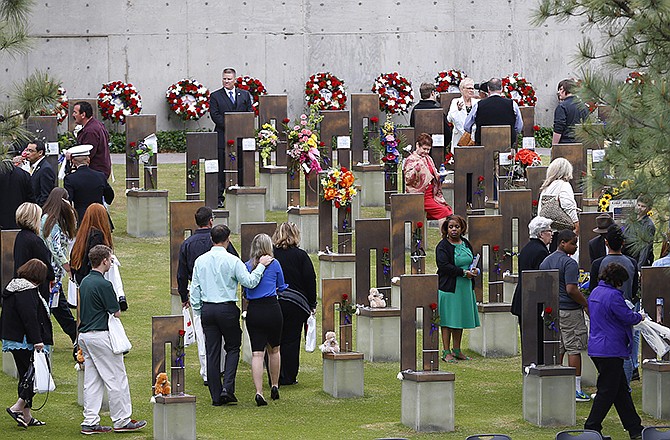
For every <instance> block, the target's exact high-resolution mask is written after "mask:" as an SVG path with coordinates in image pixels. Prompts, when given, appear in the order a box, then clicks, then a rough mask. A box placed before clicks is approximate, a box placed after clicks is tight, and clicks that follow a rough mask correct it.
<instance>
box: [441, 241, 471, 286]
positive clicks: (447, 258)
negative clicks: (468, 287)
mask: <svg viewBox="0 0 670 440" xmlns="http://www.w3.org/2000/svg"><path fill="white" fill-rule="evenodd" d="M461 240H463V243H465V245H466V246H467V247H468V249H470V252H472V254H473V255H474V251H473V250H472V245H471V244H470V242H469V241H468V240H467V239H466V238H465V237H461ZM455 250H456V246H454V245H453V244H451V243H449V240H447V239H446V238H443V239H442V240H441V241H440V242H439V243H438V244H437V247H436V248H435V261H436V263H437V275H438V277H439V281H438V282H439V286H438V288H439V289H440V290H441V291H443V292H453V291H455V290H456V278H458V277H462V276H463V274H464V273H465V271H464V270H463V269H461V268H460V267H458V266H455V265H454V251H455ZM472 288H473V289H474V288H475V279H474V278H473V279H472Z"/></svg>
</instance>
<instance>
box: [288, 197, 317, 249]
mask: <svg viewBox="0 0 670 440" xmlns="http://www.w3.org/2000/svg"><path fill="white" fill-rule="evenodd" d="M288 221H289V222H292V223H295V224H296V226H298V229H299V230H300V247H301V248H302V249H304V250H305V252H309V253H312V252H318V250H319V208H317V207H316V206H302V207H300V206H294V207H291V208H289V210H288Z"/></svg>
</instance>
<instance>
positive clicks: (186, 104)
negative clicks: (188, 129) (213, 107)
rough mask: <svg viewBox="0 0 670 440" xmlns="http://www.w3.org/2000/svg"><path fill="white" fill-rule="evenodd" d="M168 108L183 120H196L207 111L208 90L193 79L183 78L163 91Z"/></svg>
mask: <svg viewBox="0 0 670 440" xmlns="http://www.w3.org/2000/svg"><path fill="white" fill-rule="evenodd" d="M165 98H166V99H167V102H168V104H169V105H170V110H172V111H173V112H175V114H176V115H177V116H179V117H180V118H181V119H183V120H184V121H188V120H197V119H200V118H201V117H203V116H205V114H206V113H207V112H208V111H209V90H208V89H207V87H205V86H203V85H202V84H200V83H199V82H198V81H196V80H195V79H188V78H184V79H182V80H181V81H179V82H176V83H174V84H172V85H171V86H170V87H168V89H167V91H166V92H165Z"/></svg>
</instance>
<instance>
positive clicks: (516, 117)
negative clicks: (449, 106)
mask: <svg viewBox="0 0 670 440" xmlns="http://www.w3.org/2000/svg"><path fill="white" fill-rule="evenodd" d="M487 84H488V90H489V97H488V98H486V99H482V100H481V101H479V102H477V103H475V105H474V106H473V107H472V110H471V111H470V113H469V114H468V117H467V118H466V119H465V124H464V126H463V128H464V129H465V131H467V132H468V133H472V127H473V125H475V124H477V130H476V131H475V145H481V144H482V127H487V126H490V125H509V126H510V139H511V144H510V146H512V145H515V144H516V136H517V133H520V132H521V131H522V130H523V119H521V112H520V111H519V106H518V105H517V103H516V102H515V101H513V100H511V99H509V98H505V97H503V96H502V80H501V79H500V78H491V79H490V80H489V81H488V83H487Z"/></svg>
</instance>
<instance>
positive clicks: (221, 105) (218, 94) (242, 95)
mask: <svg viewBox="0 0 670 440" xmlns="http://www.w3.org/2000/svg"><path fill="white" fill-rule="evenodd" d="M234 93H235V103H233V102H232V101H231V100H230V97H229V96H228V91H227V90H226V89H225V88H221V89H219V90H217V91H215V92H212V94H211V95H209V116H210V117H211V118H212V121H213V122H214V131H216V132H217V133H218V135H219V137H218V141H219V142H218V144H219V148H225V146H226V137H225V129H226V126H225V118H224V116H223V115H224V114H225V113H231V112H252V111H254V110H253V108H252V104H253V102H252V100H251V95H250V94H249V92H248V91H246V90H243V89H238V88H237V87H235V92H234Z"/></svg>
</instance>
